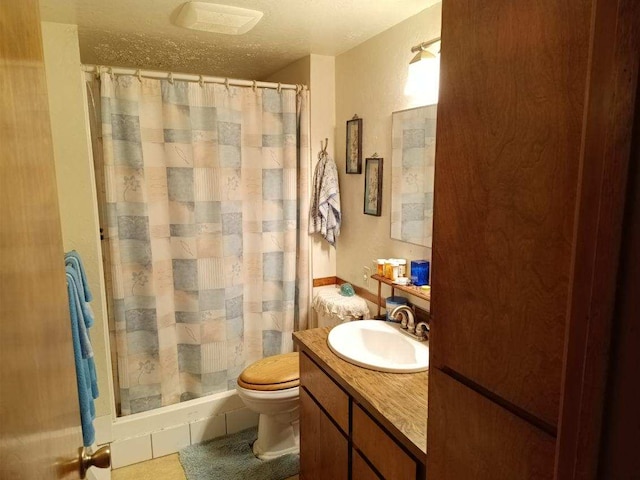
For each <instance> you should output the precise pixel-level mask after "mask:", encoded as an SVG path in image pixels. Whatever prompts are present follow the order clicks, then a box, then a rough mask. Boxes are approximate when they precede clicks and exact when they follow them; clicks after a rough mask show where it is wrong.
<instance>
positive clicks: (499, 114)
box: [429, 0, 593, 443]
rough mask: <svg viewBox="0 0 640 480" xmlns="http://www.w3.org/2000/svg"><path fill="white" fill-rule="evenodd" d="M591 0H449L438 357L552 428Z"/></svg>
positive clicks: (434, 345)
mask: <svg viewBox="0 0 640 480" xmlns="http://www.w3.org/2000/svg"><path fill="white" fill-rule="evenodd" d="M592 4H593V2H592V1H582V0H580V1H577V0H568V1H562V2H558V1H557V0H540V1H536V2H513V1H512V0H492V1H490V2H478V1H474V2H456V1H452V2H444V4H443V6H442V57H441V69H440V96H439V101H438V124H437V141H436V145H437V146H436V176H435V193H434V199H435V205H434V211H435V215H434V226H433V232H434V238H433V271H434V275H433V291H434V292H435V294H434V296H433V301H432V303H431V307H432V314H433V319H432V320H433V324H432V328H431V338H430V347H431V365H432V366H442V365H446V366H448V367H450V368H451V369H452V370H455V371H456V372H458V373H459V374H461V375H463V376H465V377H467V378H469V379H470V380H473V381H474V382H475V383H477V384H480V385H482V386H483V387H485V388H487V389H488V390H490V391H491V392H493V393H494V394H497V395H498V396H500V397H502V398H504V399H506V400H508V401H509V402H511V403H512V404H515V405H517V406H518V407H520V408H522V409H525V410H527V411H528V412H530V413H531V414H533V415H535V416H536V417H538V418H539V419H541V420H543V421H545V422H546V423H547V424H549V425H550V426H551V427H552V428H555V426H556V423H557V418H558V411H559V398H560V382H561V369H562V353H563V344H564V334H565V323H566V322H565V320H566V312H567V308H568V302H569V279H570V278H571V257H572V248H573V226H574V212H575V205H576V192H577V184H578V170H579V161H580V148H581V133H582V116H583V110H584V102H585V99H584V95H585V89H586V78H587V60H588V50H589V35H590V33H589V31H590V21H591V17H590V14H591V11H592ZM519 25H520V26H522V25H526V26H527V27H526V28H524V29H523V28H520V27H519ZM429 442H430V443H431V441H429Z"/></svg>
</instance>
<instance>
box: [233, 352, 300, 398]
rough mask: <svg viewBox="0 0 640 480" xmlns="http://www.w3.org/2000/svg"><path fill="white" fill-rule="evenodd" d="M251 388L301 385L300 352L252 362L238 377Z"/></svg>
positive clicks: (285, 387)
mask: <svg viewBox="0 0 640 480" xmlns="http://www.w3.org/2000/svg"><path fill="white" fill-rule="evenodd" d="M238 385H240V386H241V387H242V388H248V389H249V390H284V389H287V388H293V387H297V386H298V385H300V366H299V360H298V352H292V353H283V354H281V355H274V356H272V357H267V358H263V359H262V360H258V361H257V362H254V363H252V364H251V365H249V366H248V367H247V368H245V369H244V371H243V372H242V373H241V374H240V376H239V377H238Z"/></svg>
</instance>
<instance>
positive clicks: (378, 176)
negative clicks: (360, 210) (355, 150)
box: [364, 158, 383, 217]
mask: <svg viewBox="0 0 640 480" xmlns="http://www.w3.org/2000/svg"><path fill="white" fill-rule="evenodd" d="M382 161H383V159H382V158H367V164H366V166H365V169H364V213H365V214H367V215H375V216H376V217H379V216H380V215H381V213H382Z"/></svg>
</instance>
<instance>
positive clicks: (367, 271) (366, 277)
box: [362, 266, 371, 285]
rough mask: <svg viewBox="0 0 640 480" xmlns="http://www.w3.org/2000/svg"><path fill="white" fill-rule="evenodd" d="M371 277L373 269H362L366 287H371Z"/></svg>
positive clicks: (365, 267)
mask: <svg viewBox="0 0 640 480" xmlns="http://www.w3.org/2000/svg"><path fill="white" fill-rule="evenodd" d="M370 276H371V269H370V268H369V267H367V266H364V267H362V278H363V280H364V283H365V284H366V285H369V277H370Z"/></svg>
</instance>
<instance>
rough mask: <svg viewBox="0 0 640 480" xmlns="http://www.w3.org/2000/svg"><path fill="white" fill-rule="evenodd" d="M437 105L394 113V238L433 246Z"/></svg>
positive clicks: (392, 170) (392, 172)
mask: <svg viewBox="0 0 640 480" xmlns="http://www.w3.org/2000/svg"><path fill="white" fill-rule="evenodd" d="M436 110H437V105H427V106H424V107H417V108H411V109H409V110H402V111H399V112H393V114H392V123H393V126H392V143H391V146H392V152H391V238H393V239H395V240H401V241H403V242H409V243H415V244H417V245H423V246H425V247H429V248H431V240H432V235H433V234H432V231H433V175H434V165H435V153H436Z"/></svg>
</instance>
